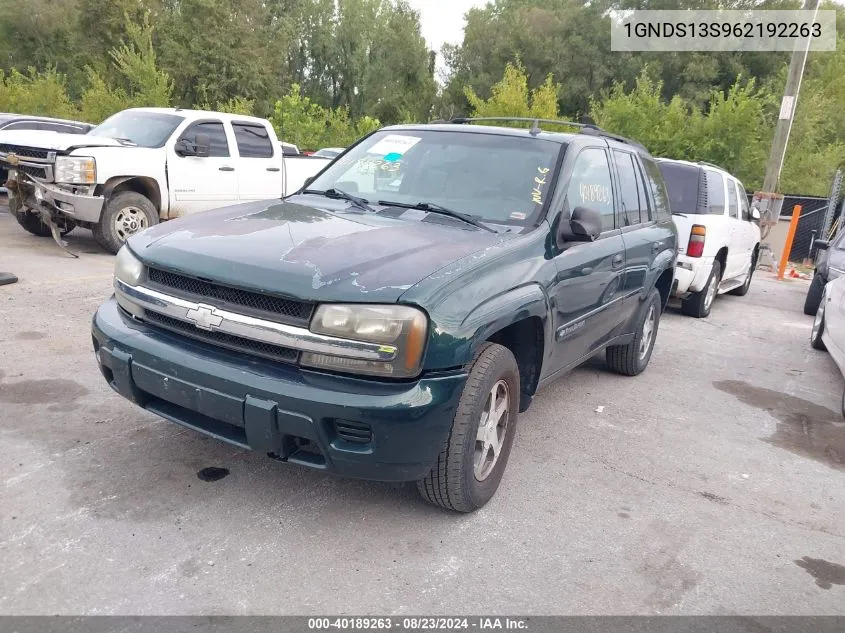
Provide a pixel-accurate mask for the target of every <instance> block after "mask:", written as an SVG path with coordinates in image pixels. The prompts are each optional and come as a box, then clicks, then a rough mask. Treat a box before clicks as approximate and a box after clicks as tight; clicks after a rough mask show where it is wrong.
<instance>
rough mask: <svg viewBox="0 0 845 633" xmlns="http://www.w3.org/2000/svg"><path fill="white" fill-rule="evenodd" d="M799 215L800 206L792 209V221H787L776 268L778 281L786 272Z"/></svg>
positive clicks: (797, 205)
mask: <svg viewBox="0 0 845 633" xmlns="http://www.w3.org/2000/svg"><path fill="white" fill-rule="evenodd" d="M800 215H801V205H800V204H796V205H795V206H794V207H792V219H791V220H790V221H789V231H787V233H786V242H785V243H784V245H783V253H781V255H780V266H778V279H783V273H784V272H786V265H787V264H788V263H789V252H790V251H791V250H792V241H793V240H794V239H795V230H796V229H797V228H798V217H799V216H800Z"/></svg>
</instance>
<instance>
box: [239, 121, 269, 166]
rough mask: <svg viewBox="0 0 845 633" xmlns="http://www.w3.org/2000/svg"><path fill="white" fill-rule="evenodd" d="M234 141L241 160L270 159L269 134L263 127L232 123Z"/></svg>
mask: <svg viewBox="0 0 845 633" xmlns="http://www.w3.org/2000/svg"><path fill="white" fill-rule="evenodd" d="M232 127H233V128H234V130H235V140H236V141H237V143H238V153H240V155H241V158H272V157H273V143H272V142H271V141H270V134H269V133H268V132H267V128H265V127H264V126H263V125H249V124H246V123H233V124H232Z"/></svg>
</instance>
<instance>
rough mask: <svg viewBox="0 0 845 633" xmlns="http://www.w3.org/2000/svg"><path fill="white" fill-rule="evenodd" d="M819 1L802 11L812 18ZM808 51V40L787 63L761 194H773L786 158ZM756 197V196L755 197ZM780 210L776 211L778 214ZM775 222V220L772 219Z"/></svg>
mask: <svg viewBox="0 0 845 633" xmlns="http://www.w3.org/2000/svg"><path fill="white" fill-rule="evenodd" d="M819 3H820V0H804V5H803V6H802V9H812V10H813V11H814V13H813V16H814V19H815V15H816V13H817V12H818V10H819ZM809 50H810V38H809V37H808V38H807V41H806V42H804V43H803V44H802V45H801V46H800V47H798V48H796V49H795V50H794V51H793V53H792V61H791V62H790V63H789V74H788V75H787V78H786V86H785V87H784V91H783V100H782V101H781V105H780V115H779V116H778V122H777V127H776V128H775V137H774V139H773V140H772V150H771V152H770V153H769V160H768V162H767V163H766V176H765V178H764V179H763V190H762V194H763V195H764V196H766V195H767V194H769V195H770V194H773V193H775V189H777V184H778V180H779V179H780V172H781V169H782V168H783V159H784V157H785V156H786V145H787V143H788V142H789V133H790V131H792V121H793V118H794V117H795V106H796V105H797V104H798V92H799V91H800V90H801V79H802V78H803V76H804V66H805V65H806V63H807V54H808V52H809ZM755 197H756V196H755ZM779 211H780V209H778V212H779ZM772 219H773V220H774V221H775V222H777V218H776V217H774V218H772Z"/></svg>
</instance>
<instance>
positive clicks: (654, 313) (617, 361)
mask: <svg viewBox="0 0 845 633" xmlns="http://www.w3.org/2000/svg"><path fill="white" fill-rule="evenodd" d="M658 325H660V293H659V292H658V291H657V289H656V288H655V289H652V291H651V293H650V294H649V295H648V298H647V299H646V300H645V301H643V303H642V305H641V306H640V311H639V313H638V315H637V320H636V322H635V326H634V328H635V329H634V340H632V341H631V342H630V343H628V344H627V345H613V346H611V347H608V348H607V351H606V352H605V358H606V360H607V366H608V367H609V368H610V369H611V371H614V372H616V373H617V374H622V375H623V376H636V375H637V374H641V373H642V372H643V371H644V370H645V368H646V367H648V361H649V360H651V351H652V350H653V349H654V341H655V339H657V326H658Z"/></svg>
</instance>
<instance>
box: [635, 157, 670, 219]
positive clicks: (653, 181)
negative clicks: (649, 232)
mask: <svg viewBox="0 0 845 633" xmlns="http://www.w3.org/2000/svg"><path fill="white" fill-rule="evenodd" d="M640 160H641V161H642V163H643V167H645V177H646V180H648V184H649V186H650V187H651V194H652V196H653V198H654V212H653V213H652V219H653V220H663V221H666V220H671V219H672V212H671V210H670V209H669V194H668V193H667V191H666V182H665V181H664V180H663V176H662V175H661V174H660V168H658V166H657V163H655V162H654V161H653V160H652V159H651V158H649V157H647V156H642V155H641V156H640Z"/></svg>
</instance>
